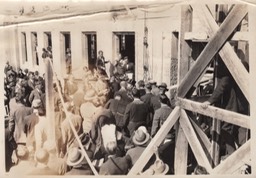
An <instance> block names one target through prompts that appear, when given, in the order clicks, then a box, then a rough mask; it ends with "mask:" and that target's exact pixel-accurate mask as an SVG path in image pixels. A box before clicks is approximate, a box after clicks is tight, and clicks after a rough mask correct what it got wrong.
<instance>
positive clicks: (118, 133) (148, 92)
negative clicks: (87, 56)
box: [4, 52, 210, 175]
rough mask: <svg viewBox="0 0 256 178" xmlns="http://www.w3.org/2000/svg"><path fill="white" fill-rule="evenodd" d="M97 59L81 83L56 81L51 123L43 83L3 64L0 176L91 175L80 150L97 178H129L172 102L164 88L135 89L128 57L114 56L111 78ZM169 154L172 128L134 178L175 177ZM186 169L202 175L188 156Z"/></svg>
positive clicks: (36, 76) (140, 84)
mask: <svg viewBox="0 0 256 178" xmlns="http://www.w3.org/2000/svg"><path fill="white" fill-rule="evenodd" d="M46 58H47V56H46ZM100 60H101V61H98V62H97V66H96V67H95V69H94V70H90V69H89V68H88V67H84V68H83V74H82V80H78V79H75V78H74V77H73V75H72V72H71V71H70V70H69V71H68V72H69V73H68V75H67V77H66V78H65V82H64V85H63V86H62V85H61V82H60V81H59V80H58V78H57V77H54V83H53V100H54V108H52V109H53V110H54V116H55V117H54V118H46V101H45V100H46V98H45V79H44V76H40V75H39V73H38V71H35V72H32V71H29V70H28V69H24V70H22V69H18V70H17V71H15V70H14V69H13V68H12V66H10V65H9V63H8V62H7V64H6V67H5V69H4V73H5V85H4V86H5V108H6V117H5V152H6V153H5V155H6V158H5V160H6V172H8V173H9V174H19V175H24V174H25V175H93V171H92V169H91V167H90V164H89V163H88V160H87V159H86V158H85V156H84V153H83V150H85V152H86V154H87V155H88V158H89V159H90V160H89V161H90V162H92V165H93V166H94V168H95V169H96V170H97V172H98V173H99V174H100V175H126V174H127V173H128V172H129V170H130V169H131V168H132V166H133V165H134V164H135V163H136V161H137V160H138V159H139V157H140V155H141V154H142V153H143V151H144V150H145V148H146V147H147V145H148V144H149V142H150V141H151V139H152V138H153V137H155V135H156V133H157V132H158V130H159V129H160V127H161V126H162V125H163V123H164V122H165V120H166V119H167V118H168V116H169V114H170V113H171V112H172V110H173V108H174V102H173V101H172V100H170V98H168V96H167V95H166V92H167V91H168V87H167V85H166V83H161V84H157V82H156V81H153V80H151V81H148V82H146V83H145V82H144V81H143V80H140V81H138V82H136V81H135V80H134V77H133V76H132V75H130V73H131V71H130V68H131V67H129V66H132V65H129V62H128V61H129V60H128V58H127V57H124V58H123V57H122V56H120V59H118V60H117V61H116V63H115V65H114V69H113V73H112V74H111V76H110V77H108V76H107V73H106V72H105V67H104V66H105V60H104V57H103V52H100ZM127 66H128V67H127ZM61 97H63V101H64V103H63V102H62V98H61ZM208 104H210V103H204V104H203V107H207V106H205V105H208ZM49 119H53V120H54V123H55V132H54V133H55V136H54V137H52V136H51V135H49V125H48V123H49ZM70 123H72V125H73V127H74V128H75V130H76V133H74V132H73V130H72V127H71V125H70ZM75 134H77V135H78V136H79V140H77V139H76V137H75ZM52 138H54V140H53V139H52ZM80 142H81V144H82V145H83V147H81V145H80ZM174 150H175V129H174V128H173V129H171V130H170V131H169V132H168V134H167V136H166V137H165V138H164V141H163V142H162V143H161V145H160V146H159V147H158V148H157V150H156V151H155V154H153V156H152V157H151V158H150V160H149V161H148V163H147V164H146V165H145V167H144V168H143V170H142V171H141V172H140V173H139V174H141V175H161V174H162V175H163V174H173V173H174ZM189 164H194V168H195V167H196V169H195V170H203V171H201V172H203V174H207V171H205V169H204V168H203V167H201V166H203V165H197V164H196V161H195V158H193V157H189ZM191 172H192V171H191ZM199 172H200V171H199Z"/></svg>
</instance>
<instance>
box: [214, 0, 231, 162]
mask: <svg viewBox="0 0 256 178" xmlns="http://www.w3.org/2000/svg"><path fill="white" fill-rule="evenodd" d="M227 13H228V5H223V4H220V5H218V11H217V13H216V15H215V18H216V21H217V23H218V25H221V23H222V22H223V21H224V19H225V18H226V16H227ZM218 58H219V57H218V56H216V57H215V59H216V60H217V59H218ZM215 62H216V61H215ZM214 67H215V70H214V71H215V76H214V77H215V79H216V74H217V73H218V70H217V71H216V67H218V66H216V65H215V66H214ZM217 83H218V80H215V87H216V86H217ZM220 130H221V121H220V120H218V119H215V118H213V120H212V131H213V132H212V145H211V157H212V159H213V162H212V164H213V165H212V166H216V165H218V164H219V163H220V145H219V144H220V132H221V131H220Z"/></svg>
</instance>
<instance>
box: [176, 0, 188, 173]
mask: <svg viewBox="0 0 256 178" xmlns="http://www.w3.org/2000/svg"><path fill="white" fill-rule="evenodd" d="M191 30H192V9H191V7H190V6H189V5H184V6H182V7H181V29H180V63H179V69H178V71H179V72H178V73H179V77H178V78H179V79H178V80H179V82H180V81H181V80H182V79H183V78H184V76H185V75H186V73H187V72H188V70H189V64H190V56H191V48H190V45H189V44H188V42H187V41H185V40H184V36H185V33H186V32H189V31H191ZM187 159H188V141H187V139H186V136H185V134H184V132H183V130H182V128H181V127H180V125H179V123H178V122H177V124H176V145H175V160H174V173H175V174H176V175H180V174H183V175H184V174H186V173H187Z"/></svg>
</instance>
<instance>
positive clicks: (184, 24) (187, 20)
mask: <svg viewBox="0 0 256 178" xmlns="http://www.w3.org/2000/svg"><path fill="white" fill-rule="evenodd" d="M191 30H192V9H191V6H189V5H183V6H181V28H180V59H179V61H180V64H179V81H181V80H182V79H183V78H184V77H185V76H186V73H187V72H188V70H189V63H190V56H191V51H192V50H191V47H190V45H189V42H187V41H186V40H184V36H185V33H186V32H189V31H191Z"/></svg>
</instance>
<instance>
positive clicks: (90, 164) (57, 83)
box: [46, 58, 99, 175]
mask: <svg viewBox="0 0 256 178" xmlns="http://www.w3.org/2000/svg"><path fill="white" fill-rule="evenodd" d="M46 59H47V60H48V61H49V63H50V65H51V67H52V71H53V74H54V76H55V77H56V79H58V77H57V74H56V72H55V70H54V67H53V64H52V61H51V60H50V59H49V58H46ZM56 85H57V88H58V93H59V97H60V100H61V103H62V105H63V108H64V112H65V114H66V116H67V118H66V119H68V121H69V124H70V127H71V129H72V131H73V133H74V135H75V138H76V140H77V142H78V144H79V146H80V148H81V151H82V153H83V155H84V157H85V159H86V161H87V163H88V164H89V166H90V168H91V169H92V172H93V173H94V175H99V174H98V172H97V170H96V169H95V167H94V166H93V164H92V162H91V160H90V158H89V157H88V155H87V153H86V151H85V149H84V147H83V144H82V142H81V140H80V139H79V136H78V134H77V133H76V130H75V127H74V125H73V123H72V122H71V120H70V117H69V116H70V114H69V112H68V111H67V108H66V107H65V105H64V99H63V96H62V94H61V93H60V91H61V88H60V84H59V82H56Z"/></svg>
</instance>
